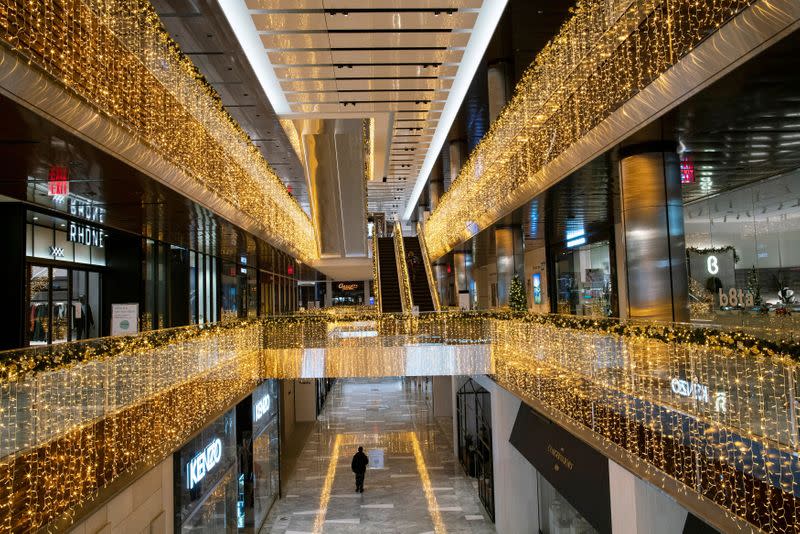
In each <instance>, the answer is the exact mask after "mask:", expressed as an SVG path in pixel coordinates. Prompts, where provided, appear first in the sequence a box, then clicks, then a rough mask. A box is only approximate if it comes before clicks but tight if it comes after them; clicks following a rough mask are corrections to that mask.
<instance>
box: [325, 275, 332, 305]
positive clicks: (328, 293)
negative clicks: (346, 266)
mask: <svg viewBox="0 0 800 534" xmlns="http://www.w3.org/2000/svg"><path fill="white" fill-rule="evenodd" d="M324 306H325V307H326V308H330V307H331V306H333V281H332V280H326V281H325V304H324Z"/></svg>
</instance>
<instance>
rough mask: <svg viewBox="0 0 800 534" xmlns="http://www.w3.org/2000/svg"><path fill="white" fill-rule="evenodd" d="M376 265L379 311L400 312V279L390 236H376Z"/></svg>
mask: <svg viewBox="0 0 800 534" xmlns="http://www.w3.org/2000/svg"><path fill="white" fill-rule="evenodd" d="M378 267H379V272H380V276H379V278H380V279H379V280H378V283H379V284H380V295H381V298H380V302H381V312H383V313H402V311H403V302H402V300H401V297H400V280H399V278H398V276H397V262H396V260H395V259H394V239H393V238H391V237H379V238H378Z"/></svg>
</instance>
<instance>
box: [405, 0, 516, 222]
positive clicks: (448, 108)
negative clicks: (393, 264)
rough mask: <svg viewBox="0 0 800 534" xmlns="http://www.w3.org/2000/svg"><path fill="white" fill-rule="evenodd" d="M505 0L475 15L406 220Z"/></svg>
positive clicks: (485, 5)
mask: <svg viewBox="0 0 800 534" xmlns="http://www.w3.org/2000/svg"><path fill="white" fill-rule="evenodd" d="M506 2H507V0H486V1H485V2H484V3H483V6H482V7H481V11H480V13H479V14H478V18H477V20H476V21H475V27H474V28H473V30H472V35H471V36H470V38H469V42H468V43H467V48H466V51H465V52H464V56H463V57H462V60H461V63H460V64H459V67H458V71H457V72H456V78H455V80H454V81H453V85H452V86H451V87H450V93H449V94H448V97H447V102H446V103H445V105H444V109H443V110H442V115H441V117H440V119H439V124H438V125H437V127H436V132H435V133H434V134H433V141H432V142H431V145H430V147H429V148H428V153H427V154H426V155H425V160H424V162H423V164H422V168H421V169H420V172H419V174H418V175H417V181H416V182H415V184H414V189H413V190H412V191H411V196H410V197H409V199H408V204H407V205H406V209H405V212H404V213H403V220H404V221H407V220H408V219H410V218H411V216H412V215H413V214H414V207H415V206H416V204H417V200H419V197H420V195H421V194H422V189H423V188H424V187H425V183H426V182H427V181H428V175H429V174H430V173H431V170H432V169H433V165H434V163H435V162H436V159H437V158H438V157H439V151H441V150H442V146H443V145H444V142H445V140H446V139H447V134H448V133H449V132H450V127H451V126H452V124H453V121H454V120H455V118H456V115H457V114H458V110H459V108H460V107H461V102H463V100H464V96H466V94H467V89H469V85H470V83H472V78H473V77H474V76H475V72H476V71H477V70H478V66H479V65H480V62H481V61H482V59H483V53H484V51H485V50H486V47H487V46H489V41H490V40H491V39H492V35H493V34H494V29H495V28H496V27H497V23H498V22H499V21H500V17H501V16H502V15H503V10H504V9H505V7H506Z"/></svg>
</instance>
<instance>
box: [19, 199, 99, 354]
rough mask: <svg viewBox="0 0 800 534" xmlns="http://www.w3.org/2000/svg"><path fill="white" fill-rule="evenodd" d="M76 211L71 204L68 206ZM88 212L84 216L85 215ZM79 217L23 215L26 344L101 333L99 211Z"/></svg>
mask: <svg viewBox="0 0 800 534" xmlns="http://www.w3.org/2000/svg"><path fill="white" fill-rule="evenodd" d="M72 211H73V212H75V213H77V205H76V204H72ZM87 212H88V215H87ZM80 213H81V215H83V218H73V217H70V218H65V217H60V216H53V215H51V214H48V213H42V212H36V211H30V210H29V211H27V214H26V225H25V256H26V272H27V276H26V278H25V280H26V296H27V299H26V300H27V302H26V307H25V312H26V318H27V321H26V328H25V341H26V344H28V345H45V344H50V343H62V342H65V341H74V340H79V339H88V338H94V337H98V336H99V335H102V333H103V330H104V329H103V309H102V305H101V303H102V276H103V271H104V270H105V266H106V250H105V240H106V235H107V233H106V231H105V230H104V229H102V228H101V227H99V226H97V225H98V224H99V223H102V221H103V216H104V211H103V210H101V209H99V208H92V209H91V210H83V209H82V210H81V212H80Z"/></svg>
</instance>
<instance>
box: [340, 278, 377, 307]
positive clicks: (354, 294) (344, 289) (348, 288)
mask: <svg viewBox="0 0 800 534" xmlns="http://www.w3.org/2000/svg"><path fill="white" fill-rule="evenodd" d="M332 302H333V305H334V306H363V305H365V304H368V303H367V302H365V300H364V282H361V281H351V282H334V283H333V299H332Z"/></svg>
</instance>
